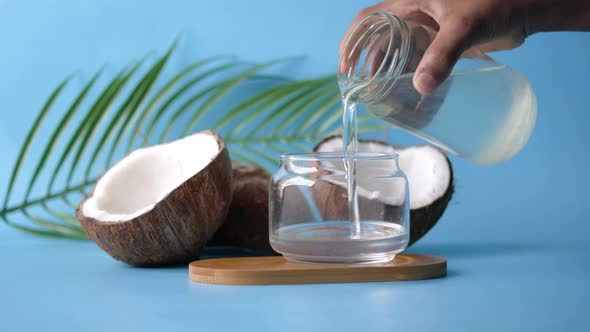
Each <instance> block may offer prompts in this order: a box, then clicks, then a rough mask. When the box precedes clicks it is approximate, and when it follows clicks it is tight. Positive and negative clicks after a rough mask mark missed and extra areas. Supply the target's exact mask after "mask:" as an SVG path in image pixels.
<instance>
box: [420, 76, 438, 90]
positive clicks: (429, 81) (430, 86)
mask: <svg viewBox="0 0 590 332" xmlns="http://www.w3.org/2000/svg"><path fill="white" fill-rule="evenodd" d="M438 83H439V82H438V80H437V79H436V78H434V76H432V75H430V74H429V73H421V74H419V75H418V87H417V88H418V90H420V91H419V92H421V93H423V94H429V93H431V92H432V91H434V89H436V87H437V86H438Z"/></svg>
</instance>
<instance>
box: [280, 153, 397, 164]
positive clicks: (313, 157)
mask: <svg viewBox="0 0 590 332" xmlns="http://www.w3.org/2000/svg"><path fill="white" fill-rule="evenodd" d="M398 158H399V154H398V153H396V152H389V153H385V152H359V153H357V154H355V155H347V154H345V153H344V152H315V153H305V152H303V153H301V152H290V153H283V154H281V161H336V160H338V161H357V162H363V161H385V160H397V159H398Z"/></svg>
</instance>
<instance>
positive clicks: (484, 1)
mask: <svg viewBox="0 0 590 332" xmlns="http://www.w3.org/2000/svg"><path fill="white" fill-rule="evenodd" d="M375 11H386V12H391V13H393V14H395V15H397V16H400V17H402V18H404V19H412V20H417V21H420V22H421V23H423V24H425V25H427V26H430V27H431V28H433V29H435V30H437V31H438V33H437V34H436V37H435V38H434V40H433V42H432V43H431V44H430V46H429V47H428V49H427V50H426V52H425V54H424V56H423V58H422V60H421V61H420V64H419V65H418V67H417V69H416V71H415V75H414V87H415V88H416V90H418V92H420V93H421V94H424V95H426V94H429V93H431V92H432V91H433V90H434V89H436V88H437V87H438V86H439V85H440V84H441V83H442V82H443V81H444V80H445V79H446V78H447V76H448V75H449V73H450V71H451V70H452V68H453V66H454V65H455V63H456V62H457V60H458V59H459V57H460V56H461V54H463V52H465V51H467V50H469V49H470V48H472V47H477V49H479V50H480V51H483V52H490V51H496V50H503V49H511V48H514V47H517V46H519V45H521V44H522V43H523V42H524V40H525V38H526V37H527V36H528V35H530V34H532V33H535V32H539V31H549V30H589V29H590V1H588V0H562V1H558V0H386V1H384V2H381V3H378V4H376V5H374V6H371V7H368V8H365V9H363V10H361V11H360V12H359V14H358V15H357V16H356V17H355V19H354V21H353V23H352V25H351V26H350V28H349V29H348V31H347V32H346V34H345V35H344V38H343V39H342V42H341V44H340V49H343V47H344V43H345V41H346V40H347V38H348V36H349V34H350V33H352V30H353V29H354V27H355V26H356V25H357V24H358V22H359V21H361V20H362V19H363V18H364V17H366V16H367V15H368V14H370V13H373V12H375Z"/></svg>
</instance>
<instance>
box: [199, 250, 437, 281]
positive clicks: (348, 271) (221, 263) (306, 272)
mask: <svg viewBox="0 0 590 332" xmlns="http://www.w3.org/2000/svg"><path fill="white" fill-rule="evenodd" d="M446 274H447V260H446V258H444V257H438V256H429V255H413V254H399V255H397V256H396V257H395V259H394V260H393V261H391V262H388V263H383V264H374V265H307V264H295V263H291V262H288V261H287V260H285V259H284V258H283V257H282V256H273V257H240V258H215V259H206V260H202V261H195V262H192V263H190V264H189V276H190V278H191V280H193V281H197V282H202V283H207V284H224V285H279V284H321V283H338V282H370V281H404V280H422V279H432V278H439V277H443V276H445V275H446Z"/></svg>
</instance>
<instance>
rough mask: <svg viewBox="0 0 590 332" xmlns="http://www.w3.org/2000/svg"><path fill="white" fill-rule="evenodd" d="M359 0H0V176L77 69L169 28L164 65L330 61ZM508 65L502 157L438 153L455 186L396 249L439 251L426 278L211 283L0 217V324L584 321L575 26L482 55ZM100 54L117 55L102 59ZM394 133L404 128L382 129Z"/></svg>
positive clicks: (580, 99)
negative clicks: (519, 133) (509, 151)
mask: <svg viewBox="0 0 590 332" xmlns="http://www.w3.org/2000/svg"><path fill="white" fill-rule="evenodd" d="M371 3H372V2H371V1H352V0H347V1H344V0H339V1H317V0H316V1H311V0H299V1H270V0H268V1H266V0H265V1H262V0H258V1H256V0H254V1H208V2H205V1H178V0H174V1H114V0H112V1H107V0H103V1H63V0H62V1H0V42H1V43H2V52H0V151H1V152H2V153H0V188H4V187H5V186H6V185H7V180H8V175H9V174H8V171H9V169H10V168H11V167H12V165H13V162H14V159H15V158H16V153H17V148H18V147H19V146H20V143H21V142H22V140H23V138H24V135H25V132H26V128H28V127H29V126H30V124H31V122H32V119H33V118H34V116H35V115H36V112H37V111H38V110H39V109H40V107H41V106H42V103H43V101H44V99H45V98H46V97H47V95H48V94H49V92H50V91H51V89H52V88H54V87H55V86H56V85H57V83H58V82H59V81H60V80H61V79H63V77H65V76H66V75H67V74H69V73H71V72H72V71H73V70H74V69H80V72H81V73H82V75H81V78H80V79H79V82H78V83H77V84H78V86H80V85H81V84H82V83H83V82H84V80H85V79H87V78H88V77H89V76H90V75H91V74H92V72H94V71H95V70H96V69H98V68H99V67H100V65H102V64H103V63H104V62H105V61H108V62H109V63H110V64H112V65H113V67H115V68H117V67H120V66H122V65H124V64H126V63H128V61H129V60H130V59H132V58H138V57H140V56H141V55H143V54H145V53H146V52H147V51H149V50H156V51H158V52H159V53H161V52H162V51H163V50H165V49H166V47H167V46H168V45H169V44H170V42H171V40H172V39H174V37H175V36H176V35H177V34H178V33H179V32H184V37H183V40H182V42H181V45H180V47H179V50H178V52H177V54H176V56H175V58H174V60H173V62H172V66H173V67H174V66H176V68H180V67H181V66H183V65H186V64H187V63H189V62H190V61H193V60H195V59H197V58H200V57H205V56H210V55H213V54H220V53H223V54H228V53H229V54H236V55H238V56H239V57H240V58H241V59H244V60H252V61H262V60H268V59H274V58H277V57H282V56H287V55H307V56H308V57H307V59H306V60H305V61H303V62H300V63H297V64H296V65H294V66H293V67H292V68H287V69H285V71H284V72H287V73H288V74H290V75H292V76H294V77H300V78H301V77H312V76H319V75H323V74H329V73H332V72H334V71H335V64H336V60H337V46H338V42H339V40H340V37H341V36H342V34H343V32H344V31H345V29H346V28H347V26H348V24H349V23H350V21H351V20H352V18H353V17H354V15H355V13H356V12H357V11H358V10H360V9H361V8H363V7H365V6H368V5H370V4H371ZM495 57H496V58H497V59H498V60H500V61H501V62H503V63H506V64H508V65H510V66H512V67H514V68H517V69H518V70H520V71H521V72H523V73H524V74H525V75H526V76H527V77H528V78H529V79H530V81H531V83H532V85H533V87H534V89H535V91H536V93H537V95H538V102H539V117H538V123H537V127H536V129H535V132H534V134H533V137H532V138H531V141H530V143H529V144H528V145H527V146H526V148H525V149H524V150H523V151H522V152H521V153H520V154H519V155H518V156H517V157H516V158H515V159H514V160H512V161H509V162H506V163H504V164H501V165H496V166H487V167H482V166H476V165H472V164H469V163H467V162H465V161H462V160H459V159H457V158H453V159H452V161H453V165H454V168H455V174H456V187H457V188H456V191H457V192H456V195H455V198H454V200H453V201H452V203H451V205H450V207H449V209H448V210H447V213H446V214H445V216H444V217H443V219H442V220H441V221H440V223H439V225H438V226H437V227H436V228H435V229H433V230H432V231H431V232H430V233H429V234H428V236H427V237H425V238H424V239H423V240H421V241H420V242H419V243H418V244H417V245H415V246H414V247H413V248H412V249H411V251H413V252H421V253H430V254H437V255H444V256H446V257H447V258H448V259H449V276H448V277H447V278H444V279H440V280H430V281H420V282H404V283H369V284H335V285H305V286H269V287H224V286H212V285H201V284H196V283H192V282H190V281H189V280H188V277H187V270H186V269H185V268H166V269H134V268H130V267H127V266H125V265H123V264H120V263H118V262H116V261H114V260H112V259H111V258H110V257H109V256H107V255H106V254H104V253H103V252H101V251H100V250H99V249H98V248H97V247H96V246H95V245H94V244H92V243H89V242H80V241H67V240H48V239H38V238H34V237H30V236H27V235H24V234H21V233H18V232H16V231H14V230H12V229H10V228H8V227H4V226H0V262H1V264H2V267H1V268H0V271H1V273H0V331H20V330H22V331H28V330H33V329H45V330H48V331H52V330H59V331H70V330H72V331H74V330H85V331H105V330H112V331H117V330H129V329H131V330H138V331H139V330H141V331H152V330H170V331H185V330H186V331H214V330H220V331H221V330H241V331H245V330H253V331H278V330H280V331H301V330H308V331H309V330H339V331H355V330H367V331H377V330H390V331H392V330H397V331H430V330H434V329H436V330H437V331H457V330H466V331H473V330H475V331H498V330H504V331H540V330H547V331H550V330H560V331H562V330H577V331H582V330H588V329H589V328H590V317H589V316H588V314H587V313H586V311H587V307H588V304H590V301H589V300H588V298H589V297H590V286H589V285H588V280H590V267H588V263H589V262H590V254H589V251H590V244H588V237H589V236H590V226H589V224H588V220H589V219H590V207H589V204H588V190H589V189H588V188H590V175H589V172H588V168H589V166H590V159H589V156H588V152H589V150H588V140H589V134H588V132H587V130H586V128H587V127H588V123H590V112H589V110H588V106H587V99H588V95H589V93H590V91H589V88H588V77H590V63H589V59H590V34H582V33H548V34H542V35H535V36H532V37H530V38H529V40H527V42H526V44H525V45H524V46H523V47H521V48H519V49H517V50H514V51H512V52H504V53H500V54H497V55H496V56H495ZM113 70H114V69H113ZM394 139H396V140H398V141H400V142H410V141H412V139H411V138H409V137H407V135H404V134H403V133H399V132H395V133H394Z"/></svg>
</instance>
